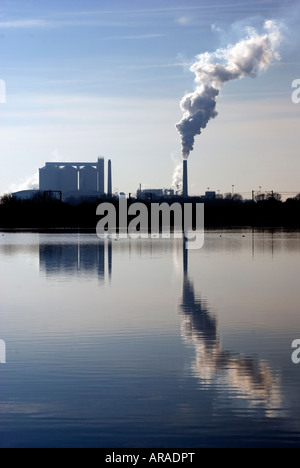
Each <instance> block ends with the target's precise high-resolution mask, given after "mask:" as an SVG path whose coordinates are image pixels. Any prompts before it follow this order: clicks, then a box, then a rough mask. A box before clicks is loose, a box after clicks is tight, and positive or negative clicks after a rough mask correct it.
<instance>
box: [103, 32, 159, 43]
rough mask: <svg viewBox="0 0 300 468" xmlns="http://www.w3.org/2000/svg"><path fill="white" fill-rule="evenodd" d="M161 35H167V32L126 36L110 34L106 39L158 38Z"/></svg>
mask: <svg viewBox="0 0 300 468" xmlns="http://www.w3.org/2000/svg"><path fill="white" fill-rule="evenodd" d="M161 37H166V36H165V34H132V35H124V36H110V37H105V38H104V40H105V41H117V40H122V41H123V40H140V39H158V38H161Z"/></svg>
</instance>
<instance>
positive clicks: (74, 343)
mask: <svg viewBox="0 0 300 468" xmlns="http://www.w3.org/2000/svg"><path fill="white" fill-rule="evenodd" d="M299 278H300V233H299V232H294V231H289V232H287V231H274V232H273V231H271V230H265V231H257V230H256V231H252V230H247V229H243V230H234V231H233V230H231V231H229V230H222V231H209V232H207V233H206V235H205V245H204V248H202V249H201V250H190V251H186V250H185V249H184V246H183V242H182V241H181V240H136V241H134V240H118V241H115V240H114V241H108V240H106V241H101V240H99V239H98V238H97V237H96V235H93V234H84V233H75V234H70V233H61V234H58V233H57V234H55V233H52V234H47V233H38V232H36V233H9V232H1V233H0V284H1V295H0V339H1V340H3V341H4V342H5V343H6V364H0V447H2V448H3V447H105V448H121V447H122V448H139V447H140V448H148V447H151V448H187V447H189V448H201V447H300V392H299V390H300V364H299V365H296V364H293V362H292V359H291V357H292V353H293V349H292V347H291V346H292V342H293V341H294V340H295V339H300V285H299ZM299 355H300V353H299Z"/></svg>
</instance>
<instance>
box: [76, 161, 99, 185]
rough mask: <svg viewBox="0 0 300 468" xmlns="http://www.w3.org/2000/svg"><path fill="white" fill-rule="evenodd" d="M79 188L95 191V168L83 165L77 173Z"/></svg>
mask: <svg viewBox="0 0 300 468" xmlns="http://www.w3.org/2000/svg"><path fill="white" fill-rule="evenodd" d="M79 190H92V191H97V169H95V168H94V167H92V166H84V167H83V168H81V169H80V173H79Z"/></svg>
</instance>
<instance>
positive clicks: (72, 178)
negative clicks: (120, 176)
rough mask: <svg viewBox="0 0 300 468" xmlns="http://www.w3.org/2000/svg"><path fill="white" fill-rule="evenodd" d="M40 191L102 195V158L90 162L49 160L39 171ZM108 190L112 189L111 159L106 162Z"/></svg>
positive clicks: (65, 194)
mask: <svg viewBox="0 0 300 468" xmlns="http://www.w3.org/2000/svg"><path fill="white" fill-rule="evenodd" d="M39 178H40V187H39V188H40V191H49V190H50V191H60V192H62V195H63V198H66V196H68V195H69V196H72V197H74V196H77V197H80V196H81V195H82V194H84V195H85V196H86V195H87V194H91V195H104V193H105V188H104V158H99V159H98V161H97V162H96V163H92V162H91V163H90V162H65V163H64V162H51V163H46V165H45V166H44V167H43V168H41V169H40V171H39ZM107 185H108V192H109V193H110V194H111V191H112V169H111V161H109V164H108V181H107Z"/></svg>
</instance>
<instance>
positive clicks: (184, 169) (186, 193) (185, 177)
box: [182, 159, 189, 197]
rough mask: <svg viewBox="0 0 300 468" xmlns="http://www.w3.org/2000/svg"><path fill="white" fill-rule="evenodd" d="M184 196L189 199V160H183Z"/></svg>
mask: <svg viewBox="0 0 300 468" xmlns="http://www.w3.org/2000/svg"><path fill="white" fill-rule="evenodd" d="M182 196H183V197H188V196H189V193H188V166H187V159H184V160H183V186H182Z"/></svg>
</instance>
